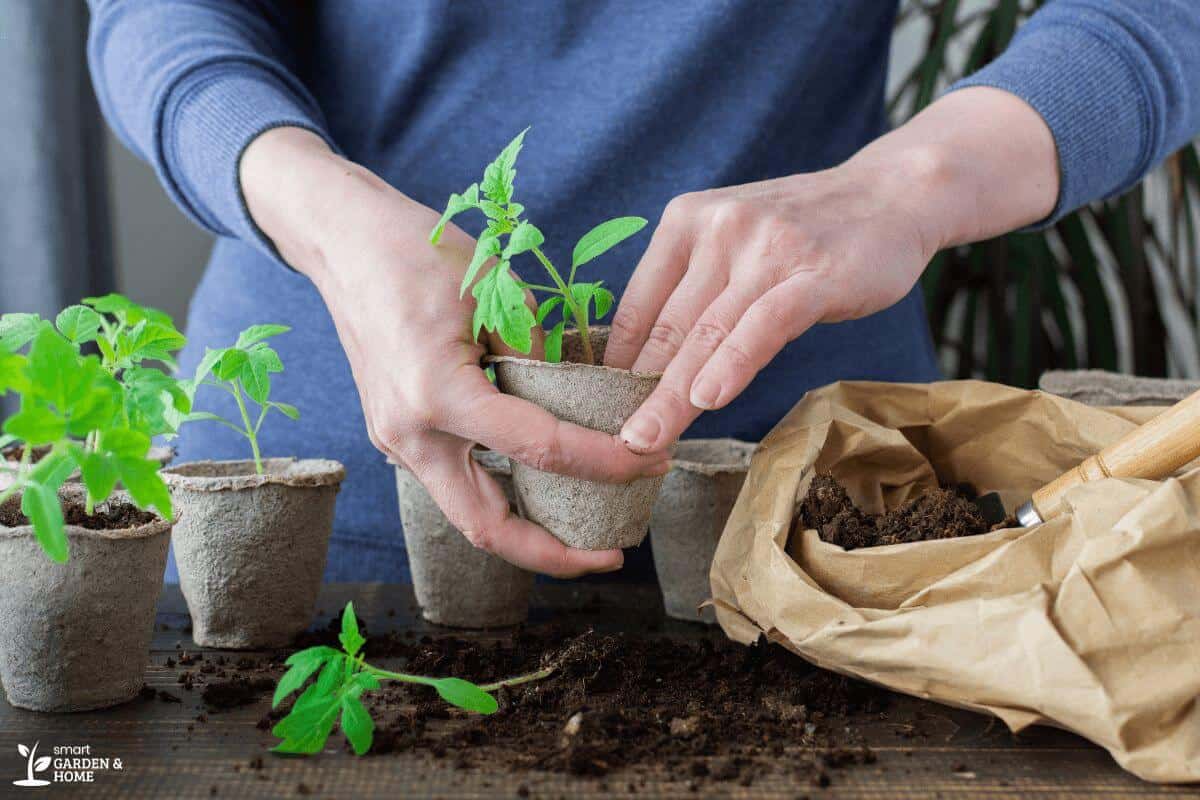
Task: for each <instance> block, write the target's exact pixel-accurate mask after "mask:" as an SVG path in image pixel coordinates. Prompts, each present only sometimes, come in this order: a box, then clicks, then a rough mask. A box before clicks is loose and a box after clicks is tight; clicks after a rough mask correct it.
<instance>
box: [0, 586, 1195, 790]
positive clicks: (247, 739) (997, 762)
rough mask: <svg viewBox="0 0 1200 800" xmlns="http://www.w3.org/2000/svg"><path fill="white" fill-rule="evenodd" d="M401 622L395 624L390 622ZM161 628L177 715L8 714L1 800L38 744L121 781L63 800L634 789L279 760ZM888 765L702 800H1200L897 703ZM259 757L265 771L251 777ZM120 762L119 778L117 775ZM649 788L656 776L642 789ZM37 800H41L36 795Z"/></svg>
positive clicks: (1045, 731)
mask: <svg viewBox="0 0 1200 800" xmlns="http://www.w3.org/2000/svg"><path fill="white" fill-rule="evenodd" d="M349 599H352V600H354V603H355V608H356V610H357V611H358V612H359V615H360V617H362V618H364V619H365V620H366V621H367V625H368V627H369V628H370V629H371V630H374V631H380V630H385V629H389V628H394V629H400V630H405V629H412V630H426V629H430V626H429V625H428V624H426V623H423V622H421V621H420V620H419V618H418V617H417V614H416V612H415V608H414V605H413V601H412V591H411V587H408V586H400V585H380V584H339V585H330V586H326V587H325V589H324V591H323V594H322V597H321V600H320V602H319V603H318V606H319V610H320V612H321V613H320V616H319V619H320V620H321V621H324V620H326V619H328V617H329V616H330V615H331V614H333V613H335V612H336V611H337V610H338V609H340V608H341V606H342V605H343V604H344V603H345V601H346V600H349ZM389 610H391V611H392V612H393V614H394V615H389V614H388V611H389ZM565 613H570V614H572V615H574V618H575V619H582V620H585V621H587V622H589V623H592V624H594V625H595V626H596V627H597V628H598V629H608V630H615V629H627V630H634V629H650V630H661V631H663V632H665V633H669V634H672V635H683V636H703V635H712V634H711V632H706V630H705V629H704V628H703V627H701V626H694V625H689V624H686V623H680V622H675V621H671V620H666V619H665V618H664V617H663V615H662V605H661V601H660V600H659V598H658V594H657V590H656V589H655V588H654V587H630V586H626V585H622V586H614V585H597V584H576V585H545V586H538V587H537V590H536V591H535V608H534V611H533V614H532V619H533V620H535V621H537V620H548V619H553V618H555V617H556V616H558V615H562V614H565ZM159 623H160V624H159V626H158V629H157V630H156V632H155V635H154V642H153V652H152V653H151V657H150V663H149V665H148V666H147V668H146V683H147V684H148V685H149V686H151V687H154V688H155V689H164V690H168V691H170V692H171V693H172V694H174V695H177V696H180V697H181V698H182V702H181V703H166V702H159V701H153V702H150V701H134V702H132V703H128V704H126V705H124V706H121V707H118V708H114V709H109V710H106V711H98V712H89V713H82V714H62V715H49V714H36V713H31V712H27V711H21V710H18V709H13V708H12V707H10V706H9V705H8V704H7V703H2V704H0V797H10V796H12V797H17V796H26V795H27V794H28V789H24V788H21V789H18V788H17V787H15V786H13V785H12V783H11V781H13V780H17V779H19V778H22V777H24V771H25V758H24V757H22V756H21V755H20V754H19V753H18V751H17V745H18V744H25V745H27V746H32V745H33V744H34V743H35V742H37V743H39V745H40V746H39V748H38V755H42V754H49V753H52V752H53V748H54V747H56V746H58V747H61V746H67V745H86V746H90V755H91V756H92V757H97V758H108V759H110V762H109V769H107V770H103V771H98V772H96V773H95V776H94V782H93V783H89V784H76V785H74V786H64V785H62V784H55V785H53V786H51V787H47V789H46V791H47V792H48V793H52V794H55V795H57V794H62V793H64V792H65V793H67V794H77V795H80V796H86V797H89V798H117V797H120V798H191V797H203V798H210V797H231V798H259V797H290V796H297V795H301V794H305V793H307V794H308V795H309V796H313V797H338V798H359V797H364V798H366V797H380V798H389V800H395V799H396V798H409V797H427V796H429V797H477V798H493V797H513V796H516V794H517V791H518V789H519V787H521V786H522V785H524V787H525V789H526V790H527V793H528V794H529V795H530V796H533V797H572V798H573V797H612V796H614V795H618V796H619V793H620V792H621V791H623V789H622V787H625V786H626V785H627V781H624V780H620V779H617V777H616V776H610V777H609V779H608V780H607V781H603V782H602V781H599V780H596V779H581V778H575V777H572V776H567V775H560V774H551V773H535V774H532V775H522V776H519V777H517V776H514V775H513V774H511V773H509V772H506V771H505V770H503V769H502V768H499V769H497V770H495V771H492V772H483V771H478V770H460V769H456V768H455V767H454V765H453V764H452V763H450V762H451V761H452V760H451V759H444V760H442V761H436V760H433V759H429V758H426V757H422V756H420V755H416V754H402V755H388V756H383V757H368V758H355V757H354V756H352V755H351V754H349V753H348V752H347V751H346V750H345V749H344V748H343V747H342V742H341V737H340V734H335V735H334V737H333V738H331V739H330V746H329V748H328V749H327V752H325V753H323V754H321V755H319V756H317V757H311V758H282V757H276V756H272V755H270V754H269V753H268V752H267V751H268V750H269V748H270V747H271V746H272V745H273V744H275V740H274V739H273V737H271V735H270V733H269V732H268V731H264V730H260V729H259V728H258V727H256V723H257V722H258V720H259V719H260V718H261V717H262V715H263V714H264V712H265V711H266V710H267V708H268V706H269V703H270V700H269V698H268V697H264V698H262V699H261V700H260V701H259V702H258V703H256V704H254V705H250V706H244V707H241V708H238V709H233V710H230V711H225V712H221V713H210V714H208V719H207V722H204V723H198V722H197V721H196V717H197V715H199V714H200V713H201V712H202V711H204V709H203V706H202V703H201V699H200V689H199V688H197V689H196V690H194V691H191V692H189V691H186V690H184V689H183V687H181V686H180V685H179V684H178V682H177V677H178V672H179V670H180V669H181V668H180V667H178V666H176V667H173V668H168V667H167V666H166V662H167V659H168V658H176V657H177V656H178V653H179V649H180V648H182V649H192V650H194V649H196V648H195V645H194V644H193V643H192V641H191V639H190V638H189V637H188V635H187V634H186V633H185V631H186V630H188V617H187V612H186V607H185V605H184V603H183V598H182V596H181V595H180V594H179V591H178V588H177V587H174V586H168V587H167V588H166V589H165V590H164V592H163V596H162V599H161V601H160V604H159ZM917 720H919V721H920V726H921V728H922V730H923V731H925V732H927V733H928V734H929V735H927V736H925V737H923V738H913V739H904V738H900V737H898V736H897V730H898V728H899V727H900V726H904V725H906V724H911V723H912V722H914V721H917ZM859 730H860V731H861V732H862V733H863V734H864V735H865V736H866V739H867V741H868V743H869V744H870V745H871V747H872V748H873V749H874V751H875V753H876V754H877V757H878V760H877V761H876V763H874V764H871V765H865V766H857V767H852V768H849V769H845V770H839V771H837V772H836V773H835V775H834V778H835V782H834V784H833V785H832V786H830V787H828V788H825V789H820V788H815V787H813V786H811V785H809V784H808V783H802V782H800V781H799V780H798V779H794V778H789V777H787V776H783V775H779V776H764V777H762V778H761V779H759V780H756V781H755V782H754V784H753V785H752V786H750V787H742V786H740V785H737V784H731V785H728V786H726V785H721V784H717V785H705V786H704V787H702V792H703V793H704V794H705V795H706V796H714V795H715V796H721V797H787V798H798V797H804V796H810V797H814V798H818V797H819V798H880V799H881V800H882V799H883V798H888V799H891V798H936V797H940V798H950V797H972V798H993V799H995V798H1028V797H1054V798H1063V797H1110V798H1116V797H1160V796H1164V797H1165V796H1172V797H1200V791H1198V789H1197V787H1169V786H1158V785H1154V784H1149V783H1144V782H1142V781H1139V780H1138V779H1137V778H1134V777H1133V776H1131V775H1128V774H1126V773H1125V772H1123V771H1122V770H1121V769H1120V768H1119V767H1118V766H1117V765H1116V764H1115V763H1114V762H1113V761H1112V759H1111V758H1110V757H1109V756H1108V754H1107V753H1106V752H1104V751H1103V750H1102V749H1100V748H1098V747H1095V746H1093V745H1091V744H1089V743H1088V742H1086V741H1084V740H1083V739H1081V738H1079V737H1077V736H1074V735H1072V734H1069V733H1066V732H1063V731H1058V730H1054V729H1050V728H1036V729H1033V730H1031V731H1027V732H1025V733H1024V734H1022V735H1021V736H1020V737H1015V736H1013V735H1012V734H1010V733H1009V732H1008V730H1007V729H1006V728H1005V727H1004V726H1003V725H1002V724H1001V723H999V722H998V721H995V720H992V719H990V718H988V717H984V716H980V715H977V714H973V713H971V712H968V711H960V710H956V709H950V708H946V707H943V706H939V705H936V704H933V703H928V702H924V701H919V700H915V699H912V698H907V697H897V699H896V701H895V702H894V703H891V704H890V705H889V707H888V710H887V713H886V714H881V715H879V718H878V719H877V720H875V719H872V720H871V721H868V722H866V723H865V724H863V725H861V726H859ZM259 756H261V757H262V759H263V768H261V769H254V768H252V767H251V766H250V764H251V761H252V760H253V759H255V758H256V757H259ZM116 759H120V768H119V769H117V768H116ZM638 774H639V776H640V777H643V778H645V777H646V776H645V773H638ZM34 796H36V795H34ZM638 796H640V797H661V796H682V797H695V796H696V793H695V792H691V791H689V789H688V786H687V783H686V781H684V780H680V781H675V782H673V781H670V780H665V779H663V778H655V777H654V776H653V775H651V776H650V777H649V778H648V783H646V784H645V785H641V786H640V790H639V792H638Z"/></svg>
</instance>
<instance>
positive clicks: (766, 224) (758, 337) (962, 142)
mask: <svg viewBox="0 0 1200 800" xmlns="http://www.w3.org/2000/svg"><path fill="white" fill-rule="evenodd" d="M1057 193H1058V175H1057V156H1056V152H1055V147H1054V141H1053V137H1052V136H1051V134H1050V131H1049V129H1048V128H1047V127H1046V125H1045V123H1044V122H1043V121H1042V119H1041V117H1040V116H1038V114H1037V112H1035V111H1034V110H1033V109H1032V108H1030V107H1029V106H1027V105H1026V104H1025V103H1024V102H1023V101H1021V100H1020V99H1018V98H1016V97H1015V96H1013V95H1010V94H1007V93H1006V92H1002V91H1000V90H996V89H987V88H975V89H966V90H963V91H960V92H955V93H952V94H950V95H948V96H947V97H945V98H943V99H941V100H939V101H938V102H937V103H935V104H934V105H933V106H930V108H929V109H927V110H926V111H925V112H923V113H922V114H921V115H919V116H918V117H916V118H914V120H913V121H912V122H910V123H908V125H906V126H904V127H902V128H900V129H898V130H896V131H894V132H893V133H891V134H889V135H887V136H885V137H883V138H881V139H879V140H878V141H876V142H875V143H873V144H872V145H871V146H869V147H867V148H865V149H864V150H863V151H861V152H860V153H859V154H858V155H857V156H855V157H854V158H852V159H851V160H849V161H848V162H846V163H845V164H842V165H841V166H838V167H834V168H832V169H828V170H825V171H822V172H816V173H811V174H803V175H793V176H790V177H786V178H779V179H777V180H769V181H763V182H761V183H752V184H746V185H744V186H734V187H730V188H725V189H717V190H713V191H706V192H698V193H695V194H688V195H683V196H681V197H678V198H676V199H675V200H674V201H672V202H671V204H670V205H668V207H667V209H666V212H665V213H664V214H663V217H662V221H661V223H660V224H659V227H658V229H657V230H656V231H655V233H654V237H653V239H652V240H651V243H650V246H649V248H648V249H647V250H646V253H645V255H644V257H643V258H642V261H641V263H640V264H639V265H638V267H637V270H636V271H635V273H634V275H633V278H632V279H631V280H630V282H629V285H628V287H627V288H626V290H625V293H624V296H623V297H622V300H621V303H620V306H619V307H618V309H617V312H616V315H615V316H614V317H613V322H612V334H611V335H610V338H609V342H608V349H607V352H606V353H605V362H606V363H607V364H608V365H610V366H614V367H622V368H632V369H633V370H634V371H646V372H657V371H663V372H664V373H665V374H664V375H663V379H662V381H661V383H660V384H659V386H658V387H657V388H656V389H655V391H654V392H653V394H651V395H650V397H648V398H647V399H646V401H645V402H644V403H643V404H642V406H641V408H639V409H638V411H637V412H636V413H635V414H634V415H633V416H632V417H630V419H629V420H628V421H627V422H626V423H625V426H624V428H623V430H622V431H621V437H622V438H623V439H624V441H625V442H626V443H627V444H628V446H629V447H630V448H631V449H632V450H634V451H636V452H639V453H649V452H655V451H660V450H663V449H664V448H666V447H668V446H670V444H671V443H672V442H674V441H675V440H676V439H678V438H679V436H680V434H682V433H683V432H684V430H685V429H686V428H687V427H688V425H690V424H691V422H692V421H693V420H694V419H695V418H696V417H697V416H698V415H699V414H700V413H701V412H702V411H703V410H706V409H716V408H721V407H723V406H725V405H727V404H728V403H729V402H730V401H732V400H733V399H734V398H735V397H737V396H738V395H739V394H740V393H741V392H742V391H743V390H744V389H745V388H746V387H747V385H749V383H750V382H751V380H752V379H753V378H754V376H755V375H756V374H757V373H758V372H759V371H760V370H761V369H762V368H763V367H765V366H766V365H767V364H768V363H769V362H770V361H771V359H773V358H774V357H775V355H776V354H778V353H779V351H780V350H781V349H783V347H784V345H786V344H787V343H788V342H790V341H792V340H793V339H795V338H797V337H799V336H800V335H801V334H802V333H804V332H805V331H806V330H808V329H809V328H810V327H811V326H813V325H815V324H817V323H821V322H840V321H843V320H849V319H857V318H859V317H863V316H866V315H868V314H873V313H875V312H877V311H881V310H883V309H885V308H887V307H888V306H890V305H892V304H893V303H896V302H897V301H899V300H900V299H902V298H903V297H904V296H905V295H906V294H907V293H908V292H909V291H910V290H911V289H912V287H913V285H914V284H915V283H916V281H917V278H918V277H919V276H920V274H921V272H922V271H923V270H924V268H925V265H926V264H927V263H928V262H929V260H930V259H931V258H932V257H933V255H934V254H935V253H936V252H937V251H938V250H939V249H941V248H942V247H945V246H949V245H952V244H957V243H961V242H966V241H974V240H976V239H979V238H984V237H986V236H991V235H996V234H998V233H1001V232H1003V231H1006V230H1010V229H1012V228H1015V227H1019V226H1020V225H1023V224H1029V223H1032V222H1035V221H1036V220H1039V219H1041V218H1043V217H1045V216H1046V215H1047V214H1049V213H1050V211H1051V209H1052V208H1053V206H1054V200H1055V198H1056V196H1057Z"/></svg>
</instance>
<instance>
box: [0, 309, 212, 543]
mask: <svg viewBox="0 0 1200 800" xmlns="http://www.w3.org/2000/svg"><path fill="white" fill-rule="evenodd" d="M84 303H85V305H75V306H70V307H68V308H66V309H64V310H63V311H62V312H61V313H60V314H59V315H58V316H57V318H56V319H55V321H54V324H53V325H52V324H51V323H50V322H49V321H47V320H43V319H41V318H40V317H38V316H37V315H36V314H5V315H4V316H3V317H0V395H3V394H5V393H7V392H10V391H11V392H14V393H15V394H16V395H17V396H18V397H19V398H20V405H19V409H18V411H17V413H16V414H14V415H12V416H11V417H9V418H8V419H6V420H5V421H4V425H3V435H2V436H0V447H8V446H10V445H19V446H20V447H21V457H20V460H19V462H18V463H17V464H16V466H10V463H9V462H7V461H5V460H0V471H4V472H6V473H8V474H9V476H10V478H11V482H10V484H9V486H8V488H6V489H4V490H3V491H2V492H0V502H3V501H5V500H7V499H8V498H10V497H12V496H14V495H17V494H20V496H21V512H22V513H23V514H24V515H25V516H26V517H27V518H28V519H29V520H30V522H31V523H32V525H33V529H34V536H35V537H36V539H37V541H38V543H39V544H40V545H41V547H42V549H43V550H45V552H46V553H47V554H48V555H49V556H50V557H51V558H52V559H53V560H55V561H57V562H60V563H63V562H66V561H67V559H68V558H69V557H70V548H69V544H68V541H67V538H66V533H65V523H64V519H63V511H62V506H61V503H60V500H59V496H58V491H59V489H60V488H61V487H62V485H63V484H64V483H66V481H67V479H68V478H69V477H70V476H71V474H72V473H74V472H75V471H76V470H78V471H79V474H80V479H81V480H82V482H83V485H84V488H85V489H86V501H85V502H86V512H87V513H88V514H89V515H90V514H92V513H93V511H94V509H95V505H96V504H97V503H101V502H103V501H105V500H107V499H108V498H109V497H110V496H111V495H112V493H113V491H114V489H115V488H116V485H117V482H118V481H120V482H121V483H122V484H123V485H124V488H125V489H126V491H128V492H129V496H130V497H131V499H132V500H133V502H134V504H135V505H137V506H138V507H139V508H142V509H148V508H151V507H153V508H154V509H155V510H157V511H158V513H159V514H161V515H162V516H163V517H165V518H167V519H170V518H171V517H172V509H171V496H170V493H169V492H168V491H167V487H166V484H165V483H163V480H162V478H160V477H159V475H158V468H159V464H158V462H157V461H155V460H153V459H150V458H147V454H148V453H149V451H150V444H151V437H153V436H157V435H160V434H170V433H173V432H174V431H175V425H174V424H173V423H172V421H171V420H172V419H173V418H174V417H177V416H178V415H181V414H186V413H187V412H189V411H190V410H191V398H190V397H189V396H188V395H187V393H186V392H185V391H183V389H182V388H180V386H179V385H178V382H177V381H175V379H174V378H172V377H171V376H170V375H167V374H166V373H164V372H162V371H161V370H158V369H155V368H153V367H148V366H145V364H146V363H147V362H160V363H163V364H166V365H170V364H173V363H174V362H173V359H172V354H173V353H174V352H175V351H176V350H178V349H179V348H181V347H182V346H183V345H184V343H185V340H184V337H183V335H182V334H180V333H179V331H177V330H175V326H174V324H173V323H172V322H171V319H170V317H168V316H167V315H166V314H164V313H163V312H161V311H157V310H155V309H150V308H145V307H142V306H139V305H137V304H135V303H133V302H132V301H130V300H129V299H128V298H125V297H122V296H121V295H115V294H114V295H107V296H105V297H96V298H87V299H86V300H84ZM90 342H95V344H96V346H97V347H98V348H99V349H100V352H101V355H100V356H99V357H98V356H95V355H84V354H83V353H82V349H81V348H82V347H83V345H85V344H87V343H90ZM26 350H27V352H22V351H26ZM35 449H43V450H44V452H45V454H44V455H43V456H42V457H41V459H40V460H38V461H37V463H33V452H34V450H35Z"/></svg>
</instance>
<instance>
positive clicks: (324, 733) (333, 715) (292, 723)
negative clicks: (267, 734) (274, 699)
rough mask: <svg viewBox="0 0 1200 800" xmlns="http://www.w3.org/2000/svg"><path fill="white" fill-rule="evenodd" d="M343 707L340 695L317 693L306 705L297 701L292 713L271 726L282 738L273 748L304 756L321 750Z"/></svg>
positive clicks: (274, 732) (276, 734)
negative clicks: (301, 704)
mask: <svg viewBox="0 0 1200 800" xmlns="http://www.w3.org/2000/svg"><path fill="white" fill-rule="evenodd" d="M326 669H329V668H328V667H326ZM309 691H311V688H310V690H309ZM306 695H307V693H306ZM340 710H341V702H340V698H339V697H338V695H337V694H323V695H316V696H314V697H313V698H312V699H311V700H310V702H308V703H307V704H305V705H304V707H300V701H299V700H298V701H296V707H293V709H292V712H291V713H290V714H288V715H287V716H286V717H284V718H283V719H282V720H280V721H279V723H278V724H277V725H276V726H275V727H274V728H272V729H271V733H273V734H274V735H275V736H278V737H279V738H280V739H283V741H282V742H281V743H280V744H279V745H277V746H276V747H275V748H274V749H275V752H277V753H294V754H302V755H311V754H312V753H319V752H321V748H323V747H324V746H325V742H326V741H328V740H329V734H330V733H332V732H333V724H334V723H335V722H336V721H337V716H338V712H339V711H340Z"/></svg>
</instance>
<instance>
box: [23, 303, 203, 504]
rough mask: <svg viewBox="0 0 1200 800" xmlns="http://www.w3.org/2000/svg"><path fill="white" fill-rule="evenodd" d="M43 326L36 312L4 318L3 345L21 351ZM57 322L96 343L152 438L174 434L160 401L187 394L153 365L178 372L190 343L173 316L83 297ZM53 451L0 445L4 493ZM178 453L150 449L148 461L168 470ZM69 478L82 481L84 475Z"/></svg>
mask: <svg viewBox="0 0 1200 800" xmlns="http://www.w3.org/2000/svg"><path fill="white" fill-rule="evenodd" d="M41 323H42V319H41V317H39V316H38V315H37V314H23V313H14V314H5V315H4V316H3V317H0V343H3V342H8V344H9V345H10V348H9V349H16V348H18V347H20V346H21V345H23V344H25V343H28V342H29V341H31V339H32V337H33V336H34V335H36V333H37V331H38V329H39V326H40V325H41ZM55 324H56V325H57V326H58V327H59V329H60V330H62V331H66V334H64V335H67V336H68V338H69V337H70V336H74V337H76V339H72V341H75V342H76V343H77V344H79V345H81V346H83V345H88V344H89V343H91V344H92V345H93V346H95V347H96V348H97V349H98V350H99V352H100V363H101V365H102V366H103V367H104V369H105V370H106V371H108V373H109V374H110V375H113V376H114V377H116V378H117V380H118V381H119V382H120V383H121V385H122V387H123V388H124V389H125V396H126V402H127V403H128V404H129V406H130V410H131V411H132V412H133V413H141V414H143V415H145V414H150V415H151V416H152V418H151V419H148V420H146V422H148V423H149V424H150V428H148V429H147V430H150V432H151V435H154V436H160V435H166V436H171V435H173V434H174V432H175V431H174V426H173V425H172V424H171V422H170V421H169V420H168V419H167V417H168V416H169V415H170V413H171V412H172V411H173V406H171V405H170V404H167V405H166V406H165V407H164V406H163V405H162V404H161V403H160V402H159V400H160V399H161V396H162V393H163V392H164V391H166V392H174V393H176V394H177V395H180V396H181V398H182V390H181V389H180V388H179V386H178V382H177V381H176V380H175V379H174V378H172V377H171V376H170V375H168V374H166V373H164V372H163V371H162V370H161V369H158V368H156V367H154V366H150V365H151V364H154V363H157V364H160V365H161V366H163V367H166V368H168V369H171V370H174V369H175V366H176V365H175V359H174V353H175V351H177V350H179V348H181V347H183V345H184V342H185V339H184V336H183V334H182V333H180V332H179V331H178V330H176V328H175V323H174V322H173V321H172V319H171V317H170V316H168V315H167V314H166V313H165V312H163V311H159V310H158V309H156V308H149V307H147V306H141V305H138V304H137V303H134V302H133V301H132V300H130V299H129V298H127V297H125V296H124V295H120V294H115V293H114V294H107V295H104V296H103V297H86V298H84V299H83V303H82V305H75V306H69V307H68V308H66V309H64V310H63V311H62V312H61V313H60V314H59V315H58V317H57V318H56V319H55ZM0 347H3V344H0ZM164 408H165V410H164ZM0 442H3V440H2V439H0ZM49 451H50V448H49V447H36V448H33V450H32V452H31V453H29V454H28V456H26V454H25V452H24V448H23V447H22V446H21V445H19V444H18V443H16V442H7V443H2V444H0V489H4V488H6V487H7V486H9V485H11V483H12V481H13V476H14V475H15V474H16V471H17V470H18V469H30V468H31V467H32V466H33V465H35V464H37V463H38V461H39V460H40V459H41V458H42V457H43V456H44V455H46V454H47V453H48V452H49ZM173 455H174V451H173V450H172V449H171V448H170V447H164V446H154V445H151V448H150V454H149V457H150V458H152V459H154V460H155V461H157V462H159V465H160V466H166V465H167V464H168V463H169V462H170V460H171V458H172V456H173ZM68 480H70V481H72V482H74V481H78V480H79V473H78V472H76V473H74V474H72V475H71V476H70V477H69V478H68Z"/></svg>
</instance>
